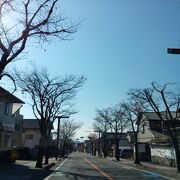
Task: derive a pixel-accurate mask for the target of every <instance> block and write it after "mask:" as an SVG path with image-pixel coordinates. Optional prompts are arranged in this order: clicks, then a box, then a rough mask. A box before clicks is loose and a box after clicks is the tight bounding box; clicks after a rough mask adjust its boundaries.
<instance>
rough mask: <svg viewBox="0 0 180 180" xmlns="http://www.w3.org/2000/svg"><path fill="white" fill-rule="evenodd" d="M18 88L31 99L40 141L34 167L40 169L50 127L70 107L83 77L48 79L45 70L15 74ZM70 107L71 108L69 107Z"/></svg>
mask: <svg viewBox="0 0 180 180" xmlns="http://www.w3.org/2000/svg"><path fill="white" fill-rule="evenodd" d="M17 77H18V78H17V83H18V85H19V87H20V88H21V89H22V90H23V91H24V92H25V93H27V94H28V95H29V96H30V97H31V99H32V109H33V112H34V115H35V117H36V118H37V119H38V122H39V127H40V132H41V139H40V146H39V156H38V159H37V163H36V167H42V151H43V149H44V148H46V147H47V145H48V144H47V143H48V138H49V134H50V130H51V127H52V126H53V122H54V120H55V119H56V117H57V116H60V115H61V114H60V113H63V109H64V108H65V109H67V107H68V106H69V105H71V101H72V99H73V98H74V97H75V96H76V93H77V91H78V90H79V88H80V87H82V85H83V83H84V81H85V77H84V76H80V77H76V76H73V75H69V76H65V77H55V78H50V75H49V74H48V73H47V70H46V69H43V68H42V69H40V70H37V69H36V68H34V69H33V70H32V72H23V73H17ZM70 107H71V106H70Z"/></svg>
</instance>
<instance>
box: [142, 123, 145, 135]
mask: <svg viewBox="0 0 180 180" xmlns="http://www.w3.org/2000/svg"><path fill="white" fill-rule="evenodd" d="M144 133H145V125H144V124H143V125H142V131H141V134H144Z"/></svg>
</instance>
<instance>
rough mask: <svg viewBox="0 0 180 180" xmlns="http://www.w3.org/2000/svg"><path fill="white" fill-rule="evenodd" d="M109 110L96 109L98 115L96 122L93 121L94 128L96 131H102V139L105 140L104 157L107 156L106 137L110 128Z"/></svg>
mask: <svg viewBox="0 0 180 180" xmlns="http://www.w3.org/2000/svg"><path fill="white" fill-rule="evenodd" d="M106 113H108V112H107V110H106V109H102V110H100V109H96V117H95V118H94V123H93V129H94V131H97V132H101V133H102V135H101V137H102V140H103V149H102V151H103V155H104V158H106V157H107V144H106V143H107V139H106V134H107V131H108V130H109V129H110V127H109V123H108V122H107V121H106V117H107V114H106Z"/></svg>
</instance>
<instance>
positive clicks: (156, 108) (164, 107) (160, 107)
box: [129, 83, 180, 173]
mask: <svg viewBox="0 0 180 180" xmlns="http://www.w3.org/2000/svg"><path fill="white" fill-rule="evenodd" d="M129 94H130V95H131V96H132V97H135V98H136V99H138V100H139V102H140V103H141V105H142V106H143V107H144V108H145V109H146V110H149V111H153V112H155V113H156V114H157V116H158V117H159V119H160V120H161V121H162V122H163V124H164V125H165V128H166V131H167V132H166V133H167V134H168V135H169V136H170V138H171V142H172V145H173V147H174V149H175V154H176V163H177V172H178V173H179V172H180V149H179V142H178V136H179V134H178V130H177V127H179V126H180V120H179V118H180V110H179V109H180V108H179V106H180V93H179V91H178V90H177V89H175V84H165V85H163V86H160V85H157V84H156V83H152V86H151V88H146V89H132V90H131V91H130V93H129Z"/></svg>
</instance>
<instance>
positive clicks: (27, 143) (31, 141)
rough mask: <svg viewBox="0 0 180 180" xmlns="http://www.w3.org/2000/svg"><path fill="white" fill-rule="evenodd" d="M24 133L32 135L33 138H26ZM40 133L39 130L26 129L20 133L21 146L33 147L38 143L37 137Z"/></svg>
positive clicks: (38, 137)
mask: <svg viewBox="0 0 180 180" xmlns="http://www.w3.org/2000/svg"><path fill="white" fill-rule="evenodd" d="M26 135H33V139H26ZM40 137H41V135H40V132H39V130H34V129H26V130H25V132H23V134H22V142H23V146H25V147H29V148H34V146H36V145H39V139H40Z"/></svg>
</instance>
